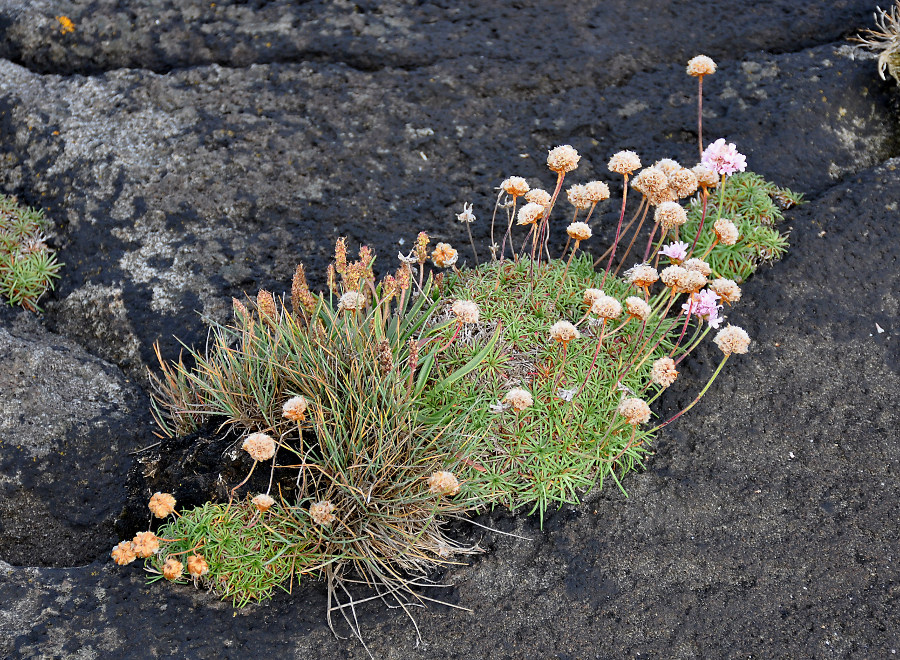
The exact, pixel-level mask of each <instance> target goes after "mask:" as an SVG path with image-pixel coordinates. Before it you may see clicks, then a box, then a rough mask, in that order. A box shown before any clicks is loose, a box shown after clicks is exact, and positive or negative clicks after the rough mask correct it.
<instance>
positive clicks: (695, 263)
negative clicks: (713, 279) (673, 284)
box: [681, 257, 712, 276]
mask: <svg viewBox="0 0 900 660" xmlns="http://www.w3.org/2000/svg"><path fill="white" fill-rule="evenodd" d="M681 267H682V268H686V269H687V270H695V271H697V272H698V273H702V274H703V275H706V276H709V274H710V273H711V272H712V268H710V266H709V264H708V263H706V262H705V261H703V259H698V258H697V257H694V258H693V259H688V260H687V261H685V262H684V263H682V264H681Z"/></svg>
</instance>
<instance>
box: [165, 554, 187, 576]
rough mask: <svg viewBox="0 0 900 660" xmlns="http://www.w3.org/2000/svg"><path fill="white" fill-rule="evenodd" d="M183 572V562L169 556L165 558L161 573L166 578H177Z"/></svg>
mask: <svg viewBox="0 0 900 660" xmlns="http://www.w3.org/2000/svg"><path fill="white" fill-rule="evenodd" d="M183 572H184V564H182V563H181V562H180V561H178V560H177V559H175V557H169V558H168V559H166V563H165V564H163V569H162V574H163V577H164V578H166V579H167V580H177V579H178V578H180V577H181V574H182V573H183Z"/></svg>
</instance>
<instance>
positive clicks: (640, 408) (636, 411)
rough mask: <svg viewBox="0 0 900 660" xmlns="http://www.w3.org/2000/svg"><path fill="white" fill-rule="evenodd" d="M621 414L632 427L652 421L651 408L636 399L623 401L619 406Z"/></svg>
mask: <svg viewBox="0 0 900 660" xmlns="http://www.w3.org/2000/svg"><path fill="white" fill-rule="evenodd" d="M618 410H619V414H620V415H622V417H624V418H625V421H627V422H628V423H629V424H631V425H632V426H637V425H638V424H646V423H647V422H648V421H650V406H648V405H647V403H646V402H645V401H642V400H641V399H636V398H629V399H623V400H622V403H620V404H619V408H618Z"/></svg>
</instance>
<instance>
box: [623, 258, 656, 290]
mask: <svg viewBox="0 0 900 660" xmlns="http://www.w3.org/2000/svg"><path fill="white" fill-rule="evenodd" d="M625 277H627V278H628V281H629V282H630V283H631V284H634V285H635V286H636V287H639V288H642V289H643V288H646V287H648V286H653V285H654V284H655V283H656V281H657V280H658V279H659V273H658V272H657V270H656V269H655V268H654V267H653V266H649V265H647V264H638V265H637V266H634V267H633V268H629V269H628V271H627V272H626V273H625Z"/></svg>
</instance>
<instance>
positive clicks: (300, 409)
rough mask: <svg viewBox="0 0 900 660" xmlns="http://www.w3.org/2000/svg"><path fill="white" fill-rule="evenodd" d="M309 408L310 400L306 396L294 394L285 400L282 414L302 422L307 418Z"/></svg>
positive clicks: (293, 420)
mask: <svg viewBox="0 0 900 660" xmlns="http://www.w3.org/2000/svg"><path fill="white" fill-rule="evenodd" d="M308 409H309V402H308V401H307V400H306V397H304V396H292V397H291V398H290V399H288V400H287V401H285V402H284V405H283V406H282V407H281V415H282V417H285V418H286V419H289V420H291V421H292V422H302V421H303V420H304V419H306V411H307V410H308Z"/></svg>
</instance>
